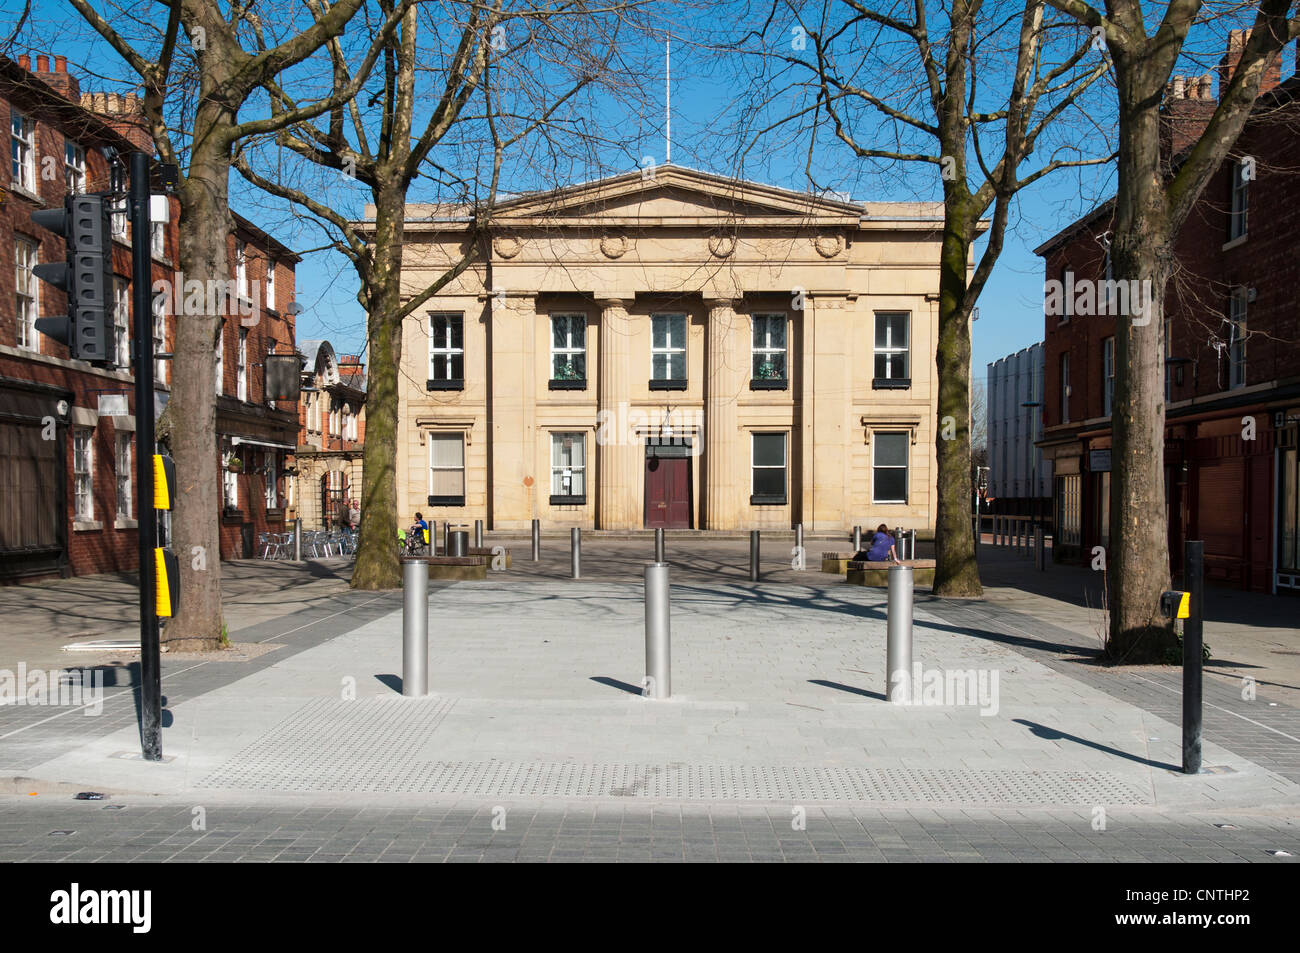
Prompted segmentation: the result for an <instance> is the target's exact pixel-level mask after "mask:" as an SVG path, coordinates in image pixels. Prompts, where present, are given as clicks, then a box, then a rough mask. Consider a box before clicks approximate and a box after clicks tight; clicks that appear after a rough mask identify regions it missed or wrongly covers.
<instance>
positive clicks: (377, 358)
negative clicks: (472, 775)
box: [235, 0, 638, 589]
mask: <svg viewBox="0 0 1300 953" xmlns="http://www.w3.org/2000/svg"><path fill="white" fill-rule="evenodd" d="M390 4H391V0H381V2H380V8H381V9H382V10H387V9H388V8H389V6H390ZM637 6H638V4H637V3H635V2H626V3H625V2H620V0H616V2H613V3H610V4H609V5H607V6H604V7H601V8H599V9H596V8H592V7H591V6H589V5H586V4H581V3H561V4H546V3H538V2H532V0H526V2H522V3H511V4H507V2H506V0H491V2H490V3H489V4H484V3H480V2H473V0H466V2H463V3H462V2H459V0H449V2H447V3H444V4H440V5H432V6H431V7H430V6H425V7H423V8H421V9H419V10H417V9H415V8H412V9H411V10H409V11H407V13H406V15H405V16H404V17H403V18H402V22H401V24H400V26H399V27H398V28H397V30H396V31H394V33H393V35H392V37H391V39H390V41H389V42H388V44H387V45H386V46H385V49H384V54H383V56H384V68H383V69H382V71H376V79H375V81H374V82H373V83H371V84H369V85H367V86H365V87H364V88H363V89H362V90H361V92H360V94H359V95H358V96H357V97H355V98H353V99H351V100H349V101H348V102H347V103H346V104H344V105H339V106H337V107H336V108H334V109H332V110H330V111H329V112H328V113H327V114H323V115H322V116H321V118H320V121H318V122H310V121H302V122H295V123H292V124H290V125H286V126H284V127H283V128H282V129H280V130H279V131H277V132H276V133H275V134H274V135H273V136H268V137H267V138H268V139H269V140H270V142H269V143H267V144H273V145H274V146H276V147H277V148H275V149H271V150H267V149H259V148H258V143H256V142H250V143H249V144H248V146H247V147H246V148H240V149H239V150H238V151H237V153H236V156H235V167H236V168H237V169H238V170H239V172H240V173H241V174H242V175H243V176H244V178H246V179H247V180H248V181H249V182H251V183H253V184H254V185H256V186H258V187H259V188H261V189H263V190H265V191H266V192H268V193H270V194H271V195H273V196H276V197H278V198H280V199H284V200H287V201H288V202H291V203H293V204H294V205H295V206H296V207H298V208H300V209H302V210H303V211H305V213H307V215H308V216H310V217H311V218H312V219H313V220H314V221H315V223H316V224H318V225H319V226H320V227H322V228H323V229H325V231H326V233H327V234H328V236H329V242H330V244H331V246H332V247H333V248H335V249H337V250H338V251H339V252H340V253H342V254H343V255H344V256H346V257H347V258H348V260H349V261H350V262H351V263H352V266H353V268H354V269H355V270H356V273H357V276H358V278H359V280H360V286H361V287H360V290H359V292H358V294H357V300H358V301H359V302H360V304H361V305H362V307H363V308H364V309H365V314H366V341H367V349H368V351H369V354H370V361H369V373H368V375H367V393H366V441H365V449H364V451H363V452H364V465H363V474H362V507H361V539H360V545H359V546H358V549H357V563H356V567H355V568H354V570H353V574H352V585H353V587H354V588H360V589H386V588H395V587H397V586H398V585H399V584H400V573H401V567H400V564H399V562H398V558H397V551H396V547H395V545H394V540H395V539H396V529H397V521H398V514H397V483H396V472H395V461H396V458H397V408H398V387H399V386H400V379H399V378H400V375H401V370H400V368H401V359H402V325H403V322H404V321H405V320H406V319H407V318H408V317H409V316H411V315H412V314H414V313H416V312H417V310H418V309H419V308H420V307H421V306H422V305H423V304H424V303H425V302H427V301H428V300H429V299H430V298H432V297H433V296H434V295H436V294H437V293H438V292H439V291H440V290H442V289H443V288H444V287H446V286H447V285H448V284H449V283H450V282H452V281H454V280H455V279H456V278H457V277H458V276H460V275H461V274H462V273H463V272H464V271H465V270H466V269H468V268H469V267H470V266H471V265H472V264H474V263H476V262H481V261H483V260H484V257H485V249H486V240H485V239H486V231H485V229H486V226H487V224H488V222H489V221H490V218H491V214H492V209H493V207H494V205H495V204H496V199H497V194H498V188H499V186H500V182H501V176H502V174H503V167H504V166H505V164H506V162H507V161H508V159H509V158H510V157H511V150H513V149H515V148H516V147H517V146H520V145H521V144H522V143H525V142H527V141H528V140H529V139H530V137H533V136H534V135H537V136H539V137H541V138H543V139H548V140H551V141H552V142H553V140H554V137H556V136H559V135H562V134H564V133H568V134H571V135H572V136H574V137H577V138H583V137H586V138H588V139H592V138H597V136H596V135H595V134H593V133H592V132H591V131H590V130H589V129H587V127H586V124H585V121H584V120H583V119H582V118H581V117H582V116H586V115H591V114H592V110H591V109H587V110H575V109H573V108H572V107H573V104H574V102H575V97H577V96H578V94H579V93H580V92H581V91H583V90H584V89H586V88H587V87H588V86H592V85H593V84H594V85H597V86H601V87H603V88H604V89H606V90H609V89H610V88H612V86H613V81H612V77H613V71H612V70H611V67H610V60H611V58H612V57H614V56H615V53H616V51H617V50H618V42H617V41H618V39H619V27H620V25H623V24H624V20H625V18H626V17H628V16H629V15H630V14H631V12H632V11H634V10H635V8H636V7H637ZM421 14H425V15H426V16H424V17H422V16H421ZM422 21H423V22H422ZM423 37H427V38H428V39H427V41H425V40H423V39H422V38H423ZM449 37H456V38H457V39H455V40H454V42H452V43H448V38H449ZM448 50H450V51H451V52H450V55H447V54H446V53H445V52H443V51H448ZM328 52H329V55H330V59H331V64H332V68H333V72H334V84H335V87H336V89H343V88H346V87H348V86H350V85H351V84H352V83H353V77H352V75H351V74H350V72H349V70H348V68H347V66H346V57H345V55H344V49H343V44H342V41H341V40H340V39H336V40H334V41H332V42H331V43H330V44H329V45H328ZM265 85H266V88H267V90H268V91H269V94H270V98H269V109H270V114H271V115H272V116H274V117H278V116H280V115H282V114H284V113H285V112H286V111H293V110H297V109H298V108H299V107H298V106H297V102H296V100H297V90H296V89H295V84H294V81H293V78H292V77H290V76H286V77H274V78H272V79H271V80H269V81H267V82H266V84H265ZM336 98H337V97H336ZM361 103H364V107H363V106H362V105H361ZM417 121H422V123H423V128H422V129H418V130H417V129H416V125H417ZM282 150H287V151H288V152H289V153H290V154H291V155H290V158H293V157H294V156H296V157H297V158H298V159H299V160H302V161H299V162H297V163H296V164H295V163H293V162H289V163H286V162H285V161H284V152H283V151H282ZM543 153H546V150H545V149H542V150H539V152H538V154H537V155H535V156H533V159H534V162H535V163H536V164H538V165H539V166H541V167H544V166H545V165H548V164H549V165H553V164H554V163H555V161H556V156H555V155H554V154H543ZM304 165H306V166H308V167H309V168H308V169H307V170H304V168H303V166H304ZM312 166H314V167H316V168H317V170H318V171H319V170H332V171H333V172H334V173H335V174H338V173H342V174H343V175H344V176H345V177H346V178H347V179H348V180H349V181H354V182H355V183H357V184H359V185H360V186H361V187H362V188H363V189H364V190H365V191H366V192H368V196H367V198H368V201H369V203H370V206H371V207H372V209H373V216H374V217H373V220H371V221H367V222H365V223H359V222H358V221H357V220H356V219H355V218H354V217H351V216H350V215H349V214H348V211H347V208H346V207H345V204H346V203H347V202H348V201H349V199H351V198H355V195H354V194H351V193H349V192H347V191H344V192H343V193H342V194H339V195H331V193H330V190H328V189H321V188H315V187H312V186H311V185H308V184H307V183H305V182H304V181H303V179H304V178H307V179H309V180H310V178H311V177H310V175H309V169H310V167H312ZM421 180H424V182H425V183H431V185H430V186H429V188H431V189H432V191H434V192H435V193H436V195H435V197H436V198H438V199H440V201H439V202H438V203H437V204H438V205H440V206H441V207H443V208H445V209H447V210H448V211H449V213H451V212H453V211H454V213H455V214H457V215H460V216H464V217H467V218H469V219H470V226H469V229H468V237H467V239H466V241H465V242H464V244H463V245H462V247H461V249H460V254H459V257H458V258H456V259H455V260H453V261H450V262H449V263H448V264H447V266H446V268H445V270H443V271H442V273H441V274H440V275H438V277H437V278H436V279H435V280H434V281H432V282H431V283H429V284H428V285H427V286H425V287H424V288H422V289H419V290H418V291H414V292H413V293H412V292H410V291H409V289H407V290H406V291H405V292H404V289H403V285H402V274H401V272H402V256H403V244H404V226H405V218H406V214H407V210H406V205H407V201H408V195H409V194H410V192H411V190H412V188H413V187H417V186H418V185H420V184H423V183H421ZM426 191H427V189H426Z"/></svg>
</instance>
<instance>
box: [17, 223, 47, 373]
mask: <svg viewBox="0 0 1300 953" xmlns="http://www.w3.org/2000/svg"><path fill="white" fill-rule="evenodd" d="M20 249H22V251H21V253H20ZM24 260H26V266H24V264H23V261H24ZM38 264H40V245H38V244H37V243H36V242H34V241H32V240H31V239H30V238H27V237H26V236H24V235H14V319H15V327H14V344H15V345H16V346H17V347H19V348H22V349H23V350H24V351H32V352H34V353H36V354H39V353H41V333H40V332H39V331H37V330H36V319H37V318H39V317H40V316H41V283H40V281H39V280H38V279H37V277H36V272H35V271H34V270H33V269H34V268H35V267H36V265H38ZM24 286H26V288H25V289H24ZM24 302H26V303H27V305H28V306H27V307H24Z"/></svg>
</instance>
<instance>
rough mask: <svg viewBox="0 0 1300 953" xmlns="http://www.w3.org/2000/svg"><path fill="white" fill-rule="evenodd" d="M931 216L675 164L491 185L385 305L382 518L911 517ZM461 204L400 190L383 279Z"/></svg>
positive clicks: (921, 524)
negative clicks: (489, 207)
mask: <svg viewBox="0 0 1300 953" xmlns="http://www.w3.org/2000/svg"><path fill="white" fill-rule="evenodd" d="M941 211H942V210H941V208H939V207H938V206H936V205H934V204H931V203H855V202H845V201H835V200H831V199H823V198H817V197H813V196H810V195H807V194H802V193H798V192H791V191H787V190H784V189H778V188H772V187H770V186H765V185H760V184H757V183H753V182H744V181H735V180H731V179H726V178H721V177H718V176H714V175H709V174H705V173H702V172H697V171H692V170H688V169H684V168H680V167H675V166H668V167H660V168H659V169H657V170H655V171H654V172H653V173H649V172H647V173H644V174H643V173H641V172H636V173H631V174H628V175H623V176H618V177H615V178H610V179H605V180H601V181H597V182H591V183H584V184H580V185H575V186H571V187H566V188H562V189H559V190H557V191H554V192H548V193H545V194H533V195H527V196H521V197H517V198H513V199H511V200H509V201H508V202H506V203H504V204H503V205H502V206H500V208H499V212H498V215H497V217H496V219H495V225H494V226H493V230H492V233H491V237H490V239H489V240H487V241H490V249H487V248H485V249H484V251H485V253H484V255H483V256H482V258H483V261H482V262H481V263H479V264H477V265H475V266H474V267H472V268H470V269H469V270H467V271H466V272H464V273H463V274H462V275H461V276H460V277H459V279H458V280H456V281H455V282H453V283H451V284H449V285H448V286H447V287H445V288H443V289H441V291H440V292H439V293H438V294H437V296H436V297H434V298H432V299H431V300H429V301H428V302H427V303H425V304H424V305H423V306H422V307H421V308H420V309H419V311H418V316H416V317H412V318H411V319H409V320H408V322H407V324H406V328H405V331H404V339H403V365H404V366H403V369H402V370H403V373H402V382H401V390H400V405H399V406H400V418H399V438H398V459H397V472H398V503H399V507H400V509H401V517H400V519H401V520H403V521H405V520H407V519H409V518H410V516H411V514H412V513H414V512H415V511H416V510H419V511H421V512H423V513H424V514H425V516H426V518H427V517H433V518H437V519H451V520H452V521H453V522H466V523H468V522H472V521H473V520H474V519H484V520H486V523H487V525H488V527H489V528H492V529H502V530H510V529H513V530H518V529H524V528H526V527H527V526H528V525H529V522H530V520H532V519H534V518H538V519H540V520H541V522H542V525H543V527H551V528H557V527H567V526H582V527H592V528H596V529H641V528H649V527H659V526H662V527H666V528H696V529H716V530H743V529H750V528H789V527H791V526H792V525H794V524H796V523H800V522H802V523H803V525H804V527H805V528H806V529H808V530H813V531H816V530H841V529H847V528H848V527H850V526H852V525H854V524H863V525H868V524H870V525H873V526H874V525H875V524H877V523H880V522H886V523H889V524H890V525H891V526H894V525H901V526H905V527H909V528H919V529H926V528H931V527H933V525H934V516H935V503H936V501H935V485H934V481H935V472H936V470H935V450H934V440H935V428H936V421H935V406H936V395H937V385H936V378H935V361H934V351H935V335H936V327H937V321H938V300H937V291H938V287H937V280H938V267H937V264H938V255H939V242H940V226H941V221H942V215H941ZM367 214H371V215H372V214H373V209H370V210H367ZM468 224H469V223H468V219H467V218H466V216H465V214H464V211H463V210H459V209H454V208H448V207H446V206H428V205H423V206H422V205H411V206H408V211H407V220H406V247H405V252H404V256H405V257H404V265H403V276H402V278H403V286H404V287H403V290H404V293H406V294H417V293H419V291H420V290H421V289H422V288H424V287H426V286H427V285H428V284H429V283H431V282H432V281H433V280H434V279H435V278H436V277H437V276H438V275H440V274H442V273H443V272H444V271H445V270H446V268H447V266H448V264H449V263H451V262H453V261H455V260H456V259H457V258H458V256H459V255H460V254H461V250H462V249H463V248H464V247H465V246H464V243H465V241H466V236H467V229H468ZM485 243H486V242H485Z"/></svg>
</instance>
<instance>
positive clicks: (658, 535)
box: [655, 527, 668, 563]
mask: <svg viewBox="0 0 1300 953" xmlns="http://www.w3.org/2000/svg"><path fill="white" fill-rule="evenodd" d="M667 561H668V560H667V559H666V558H665V557H664V531H663V527H659V528H658V529H656V530H655V562H657V563H665V562H667Z"/></svg>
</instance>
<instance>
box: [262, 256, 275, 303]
mask: <svg viewBox="0 0 1300 953" xmlns="http://www.w3.org/2000/svg"><path fill="white" fill-rule="evenodd" d="M263 284H264V285H265V288H264V293H265V295H266V310H267V311H278V309H277V308H276V305H275V259H274V258H271V257H269V256H268V257H267V259H266V280H265V281H264V282H263Z"/></svg>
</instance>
